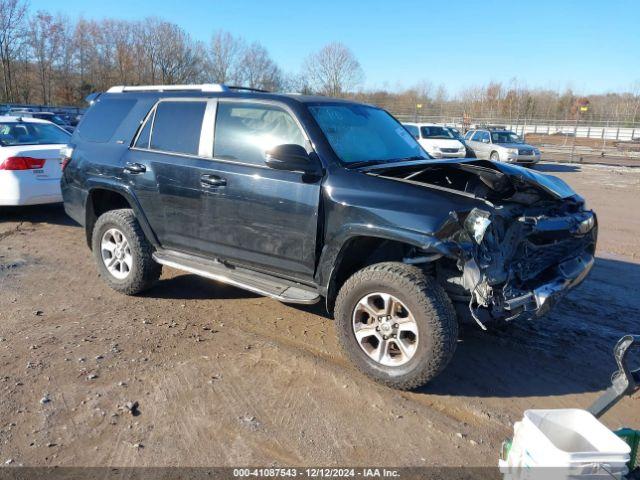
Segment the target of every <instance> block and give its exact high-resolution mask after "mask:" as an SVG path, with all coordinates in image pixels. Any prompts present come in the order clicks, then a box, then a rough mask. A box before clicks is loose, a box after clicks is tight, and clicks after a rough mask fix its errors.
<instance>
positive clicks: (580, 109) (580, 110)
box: [569, 98, 589, 163]
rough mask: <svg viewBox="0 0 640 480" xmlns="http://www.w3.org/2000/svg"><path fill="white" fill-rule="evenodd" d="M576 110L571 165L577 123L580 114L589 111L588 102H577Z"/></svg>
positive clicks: (571, 157)
mask: <svg viewBox="0 0 640 480" xmlns="http://www.w3.org/2000/svg"><path fill="white" fill-rule="evenodd" d="M577 107H578V108H576V123H575V124H574V126H573V143H572V144H571V156H570V157H569V161H570V162H571V163H573V154H574V153H575V150H576V140H577V139H578V121H579V120H580V114H581V113H586V112H588V111H589V100H587V99H586V98H585V99H582V100H580V101H579V102H578V105H577Z"/></svg>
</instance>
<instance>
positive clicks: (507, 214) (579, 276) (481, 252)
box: [376, 160, 597, 328]
mask: <svg viewBox="0 0 640 480" xmlns="http://www.w3.org/2000/svg"><path fill="white" fill-rule="evenodd" d="M376 173H377V172H376ZM380 173H381V176H385V177H387V178H395V179H398V180H401V181H407V182H410V183H418V184H421V185H425V186H428V187H432V188H436V189H442V190H449V191H456V192H459V193H462V194H464V195H468V196H472V197H475V198H478V199H482V200H483V202H484V205H482V206H481V207H476V208H473V209H472V210H470V211H469V210H467V211H452V212H450V213H449V217H448V219H447V220H446V221H445V222H444V223H443V224H442V226H441V227H440V228H439V229H438V231H437V232H435V236H436V237H437V238H438V239H439V240H440V241H441V242H444V243H446V244H448V245H449V251H450V252H451V253H450V254H449V255H447V256H446V257H445V258H442V259H441V260H439V261H438V262H437V264H436V265H435V266H434V267H433V268H435V274H436V276H437V278H438V279H439V281H440V282H441V284H442V285H443V286H444V287H445V289H446V290H447V292H448V294H449V295H450V297H451V298H452V300H454V303H456V304H457V305H456V306H457V309H458V311H459V313H462V314H465V315H466V316H467V317H469V315H470V316H471V317H472V318H473V319H474V320H475V321H476V322H477V323H478V324H479V325H480V326H481V327H482V328H485V324H487V323H490V322H494V321H511V320H514V319H521V318H525V319H530V318H533V317H537V316H540V315H543V314H545V313H546V312H548V311H549V309H550V308H551V307H552V306H553V305H554V304H555V303H557V301H558V300H559V299H560V298H562V296H563V295H564V294H565V293H566V292H567V291H568V290H569V289H570V288H572V287H574V286H576V285H578V284H579V283H580V282H582V280H584V278H585V277H586V275H587V274H588V273H589V271H590V270H591V268H592V266H593V262H594V254H595V247H596V240H597V219H596V216H595V214H594V213H593V212H592V211H589V210H587V209H586V208H585V205H584V201H583V199H582V198H581V197H579V196H578V195H576V194H575V193H574V192H573V191H572V190H571V189H570V188H569V187H568V186H567V185H566V184H565V183H564V182H562V181H561V180H559V179H557V178H555V177H547V176H543V175H540V174H537V173H535V172H530V171H528V170H524V169H520V168H518V167H513V166H503V165H500V164H496V163H494V162H486V161H477V160H476V161H471V162H438V163H437V164H435V163H433V164H429V165H421V166H420V167H419V168H416V166H413V167H409V168H407V167H401V168H399V169H394V170H389V171H385V172H380Z"/></svg>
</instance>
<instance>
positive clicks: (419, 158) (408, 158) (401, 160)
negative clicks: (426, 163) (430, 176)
mask: <svg viewBox="0 0 640 480" xmlns="http://www.w3.org/2000/svg"><path fill="white" fill-rule="evenodd" d="M412 160H429V159H428V158H425V157H422V156H420V155H414V156H412V157H405V158H396V159H395V160H393V161H394V162H410V161H412Z"/></svg>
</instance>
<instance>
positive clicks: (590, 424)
mask: <svg viewBox="0 0 640 480" xmlns="http://www.w3.org/2000/svg"><path fill="white" fill-rule="evenodd" d="M630 453H631V449H630V447H629V445H627V444H626V443H625V442H624V441H623V440H622V439H620V438H618V437H617V436H616V435H615V434H614V433H613V432H612V431H611V430H609V429H608V428H607V427H605V426H604V425H603V424H602V423H600V422H599V421H598V420H597V419H596V418H595V417H594V416H593V415H591V414H590V413H589V412H587V411H585V410H579V409H573V408H572V409H558V410H526V411H525V412H524V418H523V419H522V421H521V422H518V423H516V424H515V425H514V437H513V442H512V446H511V450H510V451H509V456H508V458H507V459H506V460H505V461H501V462H500V468H501V471H502V472H503V473H510V476H511V478H597V477H602V478H622V476H623V475H625V474H626V473H627V467H626V463H627V462H628V461H629V455H630Z"/></svg>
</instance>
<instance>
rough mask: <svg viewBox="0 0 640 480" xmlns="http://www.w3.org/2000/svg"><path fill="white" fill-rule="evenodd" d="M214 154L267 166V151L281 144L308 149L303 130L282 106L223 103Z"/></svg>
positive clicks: (220, 109) (218, 110) (217, 120)
mask: <svg viewBox="0 0 640 480" xmlns="http://www.w3.org/2000/svg"><path fill="white" fill-rule="evenodd" d="M216 116H217V118H216V128H215V139H214V144H213V156H214V157H215V158H219V159H224V160H237V161H239V162H246V163H253V164H256V165H263V164H264V160H265V152H266V151H267V150H269V149H271V148H273V147H275V146H277V145H283V144H295V145H301V146H303V147H305V148H306V141H305V138H304V135H303V134H302V131H301V130H300V128H299V127H298V125H297V123H296V122H295V121H294V119H293V118H292V117H291V115H289V114H288V113H287V112H286V111H284V110H283V109H282V108H280V107H276V106H273V105H263V104H252V103H244V102H219V103H218V109H217V114H216Z"/></svg>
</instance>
